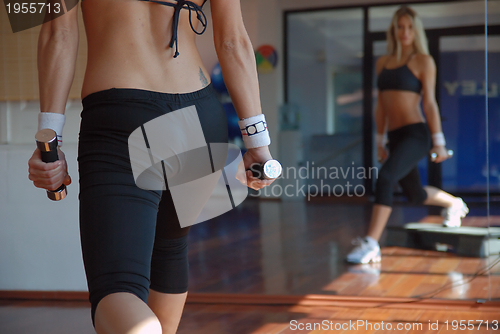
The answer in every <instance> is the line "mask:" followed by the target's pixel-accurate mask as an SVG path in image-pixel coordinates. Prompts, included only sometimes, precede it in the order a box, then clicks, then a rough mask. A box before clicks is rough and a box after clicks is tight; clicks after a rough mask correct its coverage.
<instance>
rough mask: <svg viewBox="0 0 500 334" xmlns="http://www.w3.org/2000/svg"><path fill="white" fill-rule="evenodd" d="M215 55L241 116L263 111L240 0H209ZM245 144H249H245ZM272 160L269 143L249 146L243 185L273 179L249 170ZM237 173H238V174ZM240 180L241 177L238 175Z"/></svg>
mask: <svg viewBox="0 0 500 334" xmlns="http://www.w3.org/2000/svg"><path fill="white" fill-rule="evenodd" d="M210 3H211V8H212V21H213V27H214V42H215V50H216V52H217V57H218V58H219V63H220V66H221V69H222V74H223V76H224V83H225V84H226V87H227V90H228V91H229V95H230V96H231V100H232V101H233V104H234V107H235V109H236V113H237V114H238V117H239V118H240V119H246V118H250V117H252V116H258V115H261V114H262V108H261V104H260V93H259V81H258V77H257V65H256V61H255V54H254V51H253V47H252V43H251V41H250V38H249V37H248V33H247V31H246V29H245V26H244V24H243V17H242V15H241V7H240V1H239V0H211V1H210ZM247 147H248V146H247ZM270 159H272V156H271V153H270V152H269V146H267V144H266V145H265V146H259V147H254V148H250V149H248V150H247V152H246V153H245V155H244V156H243V163H244V167H245V169H246V170H247V172H246V184H247V185H248V186H249V187H250V188H253V189H261V188H263V187H265V186H267V185H269V184H271V183H272V182H273V180H259V179H257V178H254V177H253V176H252V172H251V171H250V170H248V169H250V167H251V166H252V164H254V163H263V162H265V161H267V160H270ZM239 175H240V174H239ZM237 178H238V179H239V180H240V181H242V182H243V181H244V179H243V178H242V177H240V176H237Z"/></svg>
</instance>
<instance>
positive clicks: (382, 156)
mask: <svg viewBox="0 0 500 334" xmlns="http://www.w3.org/2000/svg"><path fill="white" fill-rule="evenodd" d="M388 157H389V151H388V150H387V148H385V147H384V146H377V160H378V162H380V163H383V162H384V161H385V160H386V159H387V158H388Z"/></svg>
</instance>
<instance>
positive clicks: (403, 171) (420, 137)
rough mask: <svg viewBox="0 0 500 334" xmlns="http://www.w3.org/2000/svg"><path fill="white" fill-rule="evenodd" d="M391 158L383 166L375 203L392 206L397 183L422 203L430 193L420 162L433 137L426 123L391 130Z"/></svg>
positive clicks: (409, 197)
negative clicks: (427, 189) (424, 181)
mask: <svg viewBox="0 0 500 334" xmlns="http://www.w3.org/2000/svg"><path fill="white" fill-rule="evenodd" d="M388 139H389V158H388V159H387V161H385V162H384V165H383V166H382V168H381V169H380V172H379V175H378V179H377V184H376V188H375V203H376V204H383V205H387V206H392V200H393V190H394V186H395V185H396V183H397V182H398V181H399V184H400V185H401V187H402V188H403V193H404V194H405V196H406V197H408V200H409V201H410V202H411V203H414V204H422V203H423V202H424V201H425V200H426V199H427V193H426V191H425V190H424V188H423V187H422V183H421V181H420V175H419V173H418V167H417V165H418V162H419V161H420V160H421V159H422V158H424V157H425V156H426V155H427V154H429V150H430V149H431V148H432V146H431V145H432V143H431V136H430V134H429V129H428V128H427V125H426V124H425V123H415V124H410V125H405V126H403V127H400V128H398V129H396V130H392V131H389V133H388Z"/></svg>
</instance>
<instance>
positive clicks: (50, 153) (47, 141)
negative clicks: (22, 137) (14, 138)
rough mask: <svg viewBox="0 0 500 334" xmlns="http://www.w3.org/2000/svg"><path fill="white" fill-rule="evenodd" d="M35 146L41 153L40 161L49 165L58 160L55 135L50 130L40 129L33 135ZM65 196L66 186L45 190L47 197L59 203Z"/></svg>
mask: <svg viewBox="0 0 500 334" xmlns="http://www.w3.org/2000/svg"><path fill="white" fill-rule="evenodd" d="M35 139H36V146H37V147H38V149H39V150H40V152H41V153H42V161H43V162H46V163H49V162H54V161H57V160H59V156H58V155H57V135H56V132H55V131H54V130H52V129H42V130H40V131H38V132H37V133H36V135H35ZM66 195H67V190H66V186H65V185H64V184H61V186H60V187H59V188H57V189H56V190H47V197H48V198H50V199H51V200H53V201H60V200H62V199H63V198H64V197H66Z"/></svg>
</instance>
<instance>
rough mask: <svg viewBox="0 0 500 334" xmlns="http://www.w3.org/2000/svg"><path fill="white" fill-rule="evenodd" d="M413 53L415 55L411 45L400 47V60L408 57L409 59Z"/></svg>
mask: <svg viewBox="0 0 500 334" xmlns="http://www.w3.org/2000/svg"><path fill="white" fill-rule="evenodd" d="M414 53H415V48H414V47H413V45H409V46H401V58H402V59H407V58H408V57H410V56H411V55H412V54H414Z"/></svg>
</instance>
